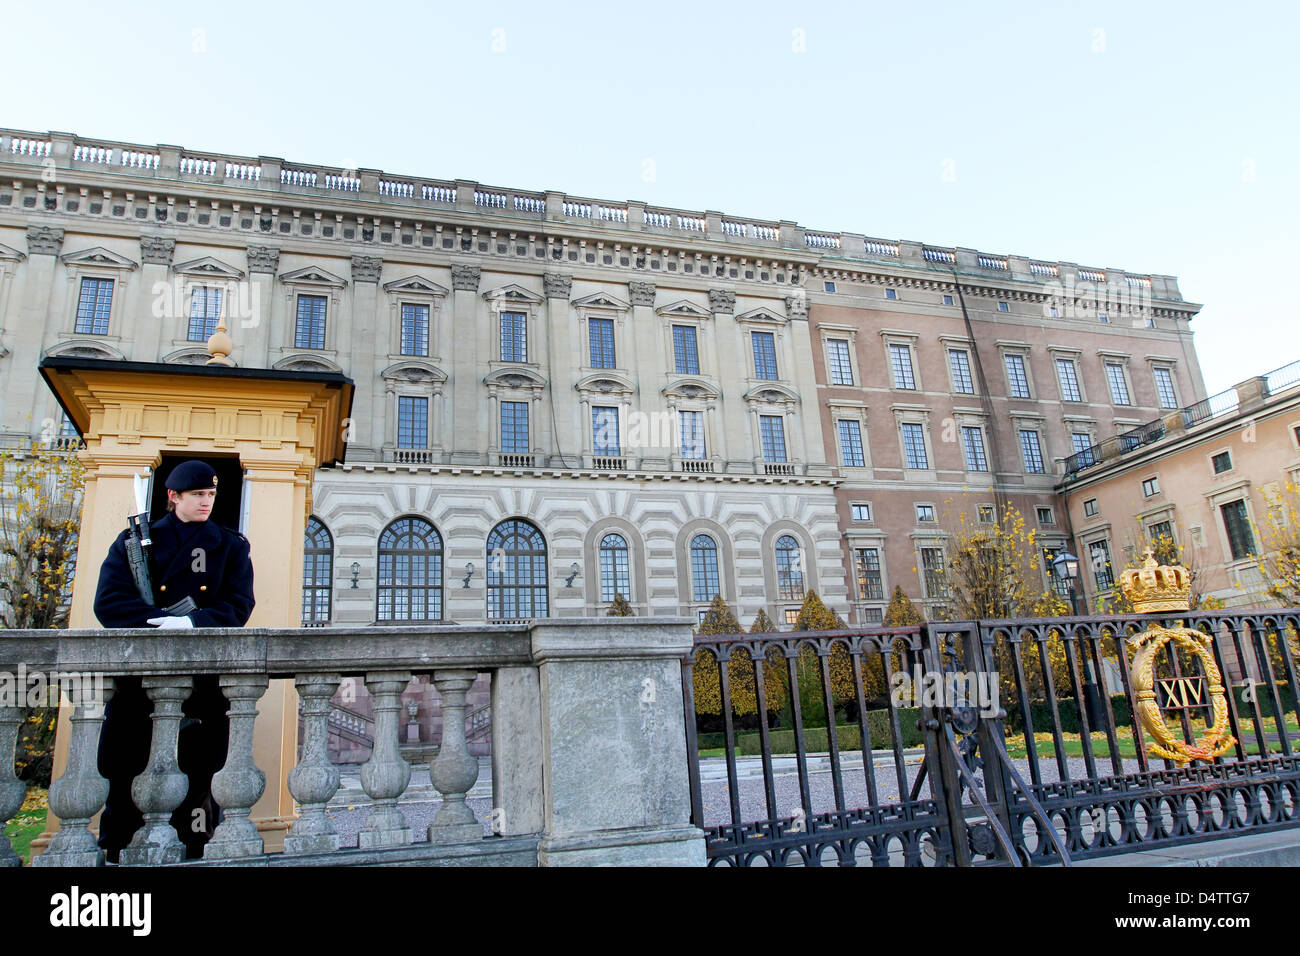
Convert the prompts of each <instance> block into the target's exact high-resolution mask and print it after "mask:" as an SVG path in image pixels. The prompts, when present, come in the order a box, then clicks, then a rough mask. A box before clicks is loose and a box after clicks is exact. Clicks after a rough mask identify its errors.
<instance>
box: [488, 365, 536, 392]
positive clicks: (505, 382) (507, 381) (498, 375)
mask: <svg viewBox="0 0 1300 956" xmlns="http://www.w3.org/2000/svg"><path fill="white" fill-rule="evenodd" d="M483 381H484V383H486V384H488V385H500V386H502V387H503V388H545V387H546V379H544V378H543V377H542V376H541V375H539V374H538V373H537V372H534V371H533V370H532V369H529V368H523V367H520V366H518V365H515V366H511V367H509V368H499V369H495V370H494V371H491V372H489V373H488V374H487V375H485V376H484V377H483Z"/></svg>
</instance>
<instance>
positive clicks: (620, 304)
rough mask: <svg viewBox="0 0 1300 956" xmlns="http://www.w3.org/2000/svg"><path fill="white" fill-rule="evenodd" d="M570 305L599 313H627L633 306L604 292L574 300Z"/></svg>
mask: <svg viewBox="0 0 1300 956" xmlns="http://www.w3.org/2000/svg"><path fill="white" fill-rule="evenodd" d="M570 304H571V305H573V306H574V307H575V308H578V309H587V310H589V311H599V312H626V311H627V310H628V309H630V308H631V306H630V305H628V304H627V303H626V302H624V301H623V300H622V299H618V298H615V297H614V296H612V295H606V294H605V293H604V292H597V293H596V294H595V295H585V296H583V297H582V298H581V299H574V300H573V302H572V303H570Z"/></svg>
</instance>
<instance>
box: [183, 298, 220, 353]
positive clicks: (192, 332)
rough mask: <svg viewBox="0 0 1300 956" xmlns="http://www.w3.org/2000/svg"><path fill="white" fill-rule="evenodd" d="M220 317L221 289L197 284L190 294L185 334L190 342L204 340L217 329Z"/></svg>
mask: <svg viewBox="0 0 1300 956" xmlns="http://www.w3.org/2000/svg"><path fill="white" fill-rule="evenodd" d="M220 317H221V290H220V289H209V288H208V287H207V286H199V287H198V288H196V289H195V290H194V291H193V292H192V293H191V294H190V325H189V329H188V330H187V334H186V336H185V338H186V340H187V341H190V342H206V341H207V340H208V338H209V337H210V336H211V335H212V334H213V333H214V332H216V331H217V320H218V319H219V318H220Z"/></svg>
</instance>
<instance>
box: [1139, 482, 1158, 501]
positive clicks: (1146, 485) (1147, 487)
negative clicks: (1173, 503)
mask: <svg viewBox="0 0 1300 956" xmlns="http://www.w3.org/2000/svg"><path fill="white" fill-rule="evenodd" d="M1158 494H1160V479H1159V478H1146V479H1143V481H1142V497H1143V498H1150V497H1151V496H1152V495H1158Z"/></svg>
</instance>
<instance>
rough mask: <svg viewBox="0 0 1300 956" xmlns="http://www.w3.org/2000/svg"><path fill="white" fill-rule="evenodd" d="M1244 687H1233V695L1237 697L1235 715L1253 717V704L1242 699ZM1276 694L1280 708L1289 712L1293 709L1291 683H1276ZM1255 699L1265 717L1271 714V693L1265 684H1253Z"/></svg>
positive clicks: (1269, 716)
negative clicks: (1280, 702) (1280, 703)
mask: <svg viewBox="0 0 1300 956" xmlns="http://www.w3.org/2000/svg"><path fill="white" fill-rule="evenodd" d="M1245 689H1246V688H1245V687H1234V688H1233V689H1232V693H1233V696H1234V697H1236V698H1237V716H1238V717H1241V718H1253V717H1254V716H1255V705H1254V704H1252V703H1250V702H1249V701H1247V700H1245V699H1243V695H1244V692H1245ZM1277 696H1278V698H1279V699H1280V700H1281V701H1282V710H1283V711H1285V712H1286V713H1288V714H1290V713H1293V712H1294V711H1295V701H1294V700H1293V699H1292V696H1291V685H1290V684H1287V683H1284V682H1279V683H1278V685H1277ZM1255 699H1256V700H1257V701H1258V702H1259V712H1260V714H1261V715H1262V716H1263V717H1265V718H1271V717H1272V716H1273V695H1272V694H1270V693H1269V692H1268V685H1267V684H1256V685H1255Z"/></svg>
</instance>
